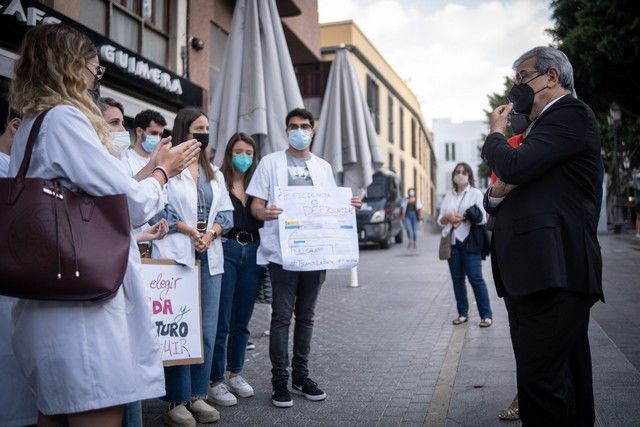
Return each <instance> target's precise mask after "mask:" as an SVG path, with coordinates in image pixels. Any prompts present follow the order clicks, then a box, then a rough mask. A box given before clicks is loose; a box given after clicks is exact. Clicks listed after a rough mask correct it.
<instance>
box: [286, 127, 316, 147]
mask: <svg viewBox="0 0 640 427" xmlns="http://www.w3.org/2000/svg"><path fill="white" fill-rule="evenodd" d="M311 135H312V133H311V132H308V131H304V130H302V129H294V130H290V131H289V133H288V134H287V136H288V137H289V144H290V145H291V146H292V147H293V148H295V149H296V150H298V151H304V150H306V149H307V148H309V145H311Z"/></svg>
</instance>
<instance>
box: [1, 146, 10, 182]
mask: <svg viewBox="0 0 640 427" xmlns="http://www.w3.org/2000/svg"><path fill="white" fill-rule="evenodd" d="M7 172H9V156H8V155H6V154H4V153H2V152H0V177H5V176H7Z"/></svg>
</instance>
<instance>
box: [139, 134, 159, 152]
mask: <svg viewBox="0 0 640 427" xmlns="http://www.w3.org/2000/svg"><path fill="white" fill-rule="evenodd" d="M159 143H160V135H145V137H144V139H143V140H142V149H143V150H144V151H146V152H147V153H153V150H155V148H156V145H158V144H159Z"/></svg>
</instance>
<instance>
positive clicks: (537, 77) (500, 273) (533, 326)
mask: <svg viewBox="0 0 640 427" xmlns="http://www.w3.org/2000/svg"><path fill="white" fill-rule="evenodd" d="M514 68H515V70H516V85H514V87H513V88H512V89H511V91H510V94H509V99H510V101H511V102H510V103H509V104H507V105H502V106H500V107H498V108H496V109H495V110H494V111H493V113H492V115H491V119H490V128H491V131H490V134H489V136H487V138H486V140H485V144H484V146H483V148H482V157H483V159H484V160H485V161H486V163H487V164H488V166H489V167H490V169H492V170H494V171H495V173H496V175H497V176H498V178H499V180H498V181H497V182H496V183H495V184H494V185H493V186H492V187H491V188H490V189H489V191H487V194H486V196H485V203H486V208H487V211H488V212H489V213H490V214H491V215H494V216H495V217H496V222H495V225H494V229H493V238H492V242H491V245H492V253H491V257H492V268H493V275H494V281H495V284H496V288H497V291H498V295H499V296H501V297H505V302H506V303H507V308H508V312H509V322H510V330H511V337H512V343H513V346H514V353H515V356H516V366H517V377H518V378H517V382H518V399H519V404H520V418H521V420H522V423H523V425H525V426H538V425H539V426H549V425H553V426H568V425H580V426H583V425H584V426H587V425H593V424H594V422H595V412H594V403H593V386H592V374H591V355H590V350H589V340H588V335H587V328H588V324H589V312H590V309H591V306H592V305H593V304H594V303H595V302H596V301H597V300H602V301H604V295H603V291H602V259H601V255H600V245H599V243H598V239H597V235H596V226H595V221H594V217H595V216H596V214H597V212H596V207H597V206H598V205H599V203H600V201H599V187H600V186H601V184H602V175H601V171H602V160H601V157H600V134H599V130H598V125H597V122H596V119H595V116H594V114H593V112H592V111H591V109H590V108H589V107H588V106H587V105H586V104H584V103H583V102H582V101H580V100H578V99H576V98H575V97H574V96H572V95H571V94H572V92H573V89H574V88H573V69H572V67H571V63H570V62H569V60H568V58H567V57H566V55H565V54H564V53H562V52H561V51H559V50H557V49H554V48H551V47H538V48H534V49H532V50H530V51H528V52H526V53H525V54H523V55H522V56H521V57H520V58H518V60H516V61H515V63H514ZM512 112H516V113H522V114H527V115H528V116H529V117H530V118H531V119H532V120H533V121H534V122H533V124H532V126H531V128H530V131H529V133H528V134H527V136H526V137H525V139H524V141H523V143H522V145H521V146H520V147H519V148H518V149H517V150H514V149H512V148H511V147H510V146H509V145H508V144H507V141H506V138H505V135H504V133H505V128H506V126H507V124H508V120H509V116H510V114H512Z"/></svg>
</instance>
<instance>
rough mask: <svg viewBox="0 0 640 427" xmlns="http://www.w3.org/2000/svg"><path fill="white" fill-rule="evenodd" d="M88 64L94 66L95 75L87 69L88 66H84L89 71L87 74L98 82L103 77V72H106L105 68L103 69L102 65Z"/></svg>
mask: <svg viewBox="0 0 640 427" xmlns="http://www.w3.org/2000/svg"><path fill="white" fill-rule="evenodd" d="M90 64H91V65H95V66H96V72H95V73H94V72H93V70H92V69H91V68H89V66H88V65H85V67H87V70H89V72H90V73H91V74H92V75H93V77H95V78H96V80H100V79H101V78H102V76H104V72H105V71H106V70H107V69H106V67H103V66H102V65H98V64H94V63H93V62H90Z"/></svg>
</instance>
